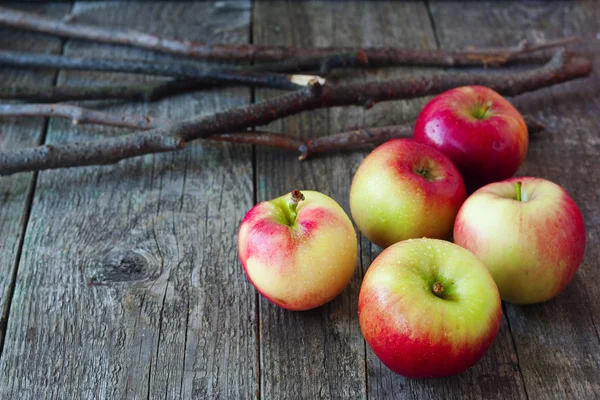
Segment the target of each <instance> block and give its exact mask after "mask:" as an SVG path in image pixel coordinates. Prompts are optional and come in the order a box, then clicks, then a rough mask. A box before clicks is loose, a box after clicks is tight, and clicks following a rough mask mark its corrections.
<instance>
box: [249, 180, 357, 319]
mask: <svg viewBox="0 0 600 400" xmlns="http://www.w3.org/2000/svg"><path fill="white" fill-rule="evenodd" d="M238 250H239V256H240V260H241V262H242V266H243V268H244V271H245V272H246V275H247V276H248V279H249V280H250V282H251V283H252V284H253V285H254V287H255V288H256V289H257V290H258V291H259V292H260V293H261V294H262V295H263V296H264V297H266V298H267V299H268V300H270V301H271V302H273V303H275V304H277V305H278V306H281V307H283V308H286V309H289V310H308V309H311V308H315V307H319V306H321V305H323V304H325V303H327V302H328V301H330V300H332V299H333V298H335V297H336V296H337V295H338V294H340V293H341V292H342V291H343V290H344V288H345V287H346V286H347V285H348V283H349V282H350V279H351V278H352V274H353V272H354V269H355V266H356V258H357V254H358V246H357V241H356V233H355V231H354V228H353V226H352V222H350V219H349V218H348V216H347V215H346V213H345V212H344V210H343V209H342V207H340V206H339V204H337V203H336V202H335V201H334V200H333V199H331V198H330V197H328V196H326V195H324V194H322V193H319V192H315V191H309V190H306V191H304V190H303V191H302V192H300V191H299V190H295V191H293V192H292V193H289V194H286V195H284V196H281V197H279V198H276V199H274V200H271V201H265V202H262V203H259V204H257V205H256V206H254V207H253V208H252V209H251V210H250V211H249V212H248V213H247V214H246V216H245V217H244V219H243V221H242V224H241V226H240V230H239V238H238Z"/></svg>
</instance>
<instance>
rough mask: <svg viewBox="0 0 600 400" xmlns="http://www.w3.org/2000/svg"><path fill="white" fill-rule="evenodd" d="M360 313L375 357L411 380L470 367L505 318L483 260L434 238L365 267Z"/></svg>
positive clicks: (395, 249) (393, 249)
mask: <svg viewBox="0 0 600 400" xmlns="http://www.w3.org/2000/svg"><path fill="white" fill-rule="evenodd" d="M358 313H359V320H360V327H361V330H362V332H363V335H364V337H365V340H366V341H367V343H368V344H369V346H370V347H371V349H372V350H373V352H374V353H375V354H376V355H377V357H379V358H380V359H381V361H382V362H383V363H384V364H385V365H386V366H387V367H388V368H390V369H391V370H392V371H394V372H396V373H398V374H401V375H404V376H407V377H410V378H439V377H444V376H449V375H455V374H458V373H460V372H463V371H464V370H466V369H467V368H469V367H471V366H472V365H474V364H475V363H476V362H477V361H478V360H479V359H480V358H481V357H482V356H483V355H484V354H485V353H486V352H487V350H488V349H489V347H490V346H491V344H492V342H493V341H494V338H495V337H496V334H497V333H498V328H499V326H500V319H501V317H502V311H501V302H500V295H499V294H498V289H497V288H496V284H495V283H494V280H493V279H492V276H491V275H490V273H489V272H488V270H487V269H486V268H485V267H484V266H483V264H482V263H481V261H479V260H478V259H477V257H475V256H474V255H473V254H471V253H470V252H469V251H467V250H465V249H463V248H461V247H459V246H457V245H455V244H452V243H450V242H445V241H442V240H435V239H412V240H406V241H404V242H400V243H396V244H394V245H393V246H390V247H388V248H387V249H386V250H384V251H383V252H382V253H381V254H380V255H379V256H378V257H377V258H376V259H375V261H373V263H372V264H371V266H370V267H369V269H368V270H367V273H366V275H365V278H364V280H363V283H362V286H361V288H360V296H359V300H358Z"/></svg>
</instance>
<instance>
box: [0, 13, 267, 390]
mask: <svg viewBox="0 0 600 400" xmlns="http://www.w3.org/2000/svg"><path fill="white" fill-rule="evenodd" d="M250 10H251V6H250V3H249V2H248V1H245V2H236V3H228V2H222V1H219V2H198V3H174V4H171V3H166V2H165V3H141V2H137V3H136V2H121V3H117V2H107V3H99V2H96V3H84V2H82V3H76V4H75V6H74V10H73V13H74V15H75V18H76V19H77V20H79V21H82V22H86V23H94V24H108V25H113V26H118V27H130V28H134V29H139V30H141V31H146V32H151V33H159V34H162V35H165V36H168V37H175V38H181V39H184V38H185V39H191V40H198V41H211V42H230V43H247V42H248V40H249V23H250ZM65 54H68V55H73V56H85V55H94V56H98V57H119V58H128V59H136V58H143V59H147V60H155V59H161V60H168V59H169V58H168V57H167V56H158V55H153V54H149V53H147V52H143V51H139V50H134V49H129V48H124V47H117V46H109V45H94V44H91V43H85V42H71V41H70V42H68V43H67V45H66V47H65ZM149 79H152V78H149V77H138V76H133V75H125V74H106V73H104V74H103V73H95V74H92V73H83V72H68V73H64V74H63V73H61V76H60V79H59V84H61V85H75V84H88V85H99V84H106V83H107V82H111V81H114V82H117V81H118V82H124V81H127V82H140V81H146V80H149ZM249 101H250V91H249V90H248V89H246V88H236V89H227V90H214V91H210V92H205V93H198V94H189V95H182V96H178V97H175V98H172V99H169V100H165V101H162V102H160V103H156V104H143V103H135V104H123V103H118V102H113V103H104V104H101V105H100V106H101V107H102V108H108V109H110V110H115V111H119V112H123V113H131V114H134V113H135V114H150V115H153V116H156V117H163V118H171V119H181V118H185V117H188V116H191V115H192V114H209V113H213V112H215V111H217V110H221V109H224V108H229V107H233V106H237V105H241V104H245V103H248V102H249ZM118 134H121V131H118V130H115V129H108V128H104V127H92V126H82V127H73V126H71V124H70V123H69V122H68V121H59V120H52V121H51V124H50V128H49V132H48V138H47V142H48V143H64V142H69V141H73V140H78V141H87V140H92V139H96V138H100V137H106V136H113V135H118ZM251 160H252V159H251V147H248V146H245V147H244V146H235V147H234V146H230V145H222V144H202V145H201V144H199V143H196V144H189V145H188V147H187V148H186V150H184V151H183V152H180V153H177V154H161V155H152V156H147V157H144V158H138V159H132V160H128V161H126V162H123V163H120V164H118V165H115V166H109V167H90V168H79V169H72V170H63V171H47V172H43V173H40V175H39V180H38V185H37V188H36V192H35V198H34V200H33V209H32V212H31V222H30V224H29V226H28V229H27V233H26V236H25V243H24V250H23V258H22V259H21V263H20V267H19V273H18V277H17V285H16V289H15V295H14V300H13V304H12V311H11V318H10V320H9V327H8V334H7V339H6V347H5V349H6V351H5V354H4V357H3V359H2V364H1V368H0V370H1V379H2V383H1V384H0V397H1V398H40V399H41V398H57V399H58V398H74V397H77V398H85V399H91V398H102V399H124V398H132V399H141V398H143V399H146V398H251V397H254V396H255V395H256V392H257V382H258V377H257V374H258V364H257V360H258V357H257V353H258V351H257V350H258V342H257V319H256V305H255V294H254V291H253V290H251V287H250V285H249V284H248V283H247V281H246V279H245V277H244V276H243V273H242V272H241V271H242V270H241V267H240V265H239V262H238V260H237V252H236V231H237V226H238V224H239V222H240V220H241V218H242V217H243V215H244V213H245V211H246V210H248V209H249V208H250V207H251V205H252V162H251Z"/></svg>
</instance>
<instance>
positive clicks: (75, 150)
mask: <svg viewBox="0 0 600 400" xmlns="http://www.w3.org/2000/svg"><path fill="white" fill-rule="evenodd" d="M0 25H5V26H10V27H12V28H17V29H26V30H30V31H37V32H43V33H46V34H51V35H57V36H61V37H66V38H72V39H85V40H92V41H97V42H104V43H113V44H121V45H128V46H135V47H140V48H145V49H148V50H152V51H158V52H164V53H170V54H174V55H177V56H180V57H181V61H178V62H172V63H168V64H159V63H148V62H142V61H125V60H110V59H92V58H74V57H67V56H58V55H50V54H35V53H25V52H14V51H13V52H10V51H2V50H0V65H6V66H12V67H20V68H56V69H59V68H60V69H78V70H95V71H119V72H131V73H141V74H150V75H158V76H164V77H169V79H165V80H162V81H159V82H153V83H148V84H142V85H117V86H106V87H92V88H90V87H55V88H35V87H4V88H3V87H0V99H4V100H13V102H11V103H4V104H0V118H1V117H20V116H27V117H39V116H42V117H62V118H69V119H71V120H72V121H73V123H80V124H101V125H110V126H116V127H121V128H125V129H130V130H135V132H133V133H127V134H125V135H123V136H120V137H115V138H108V139H103V140H98V141H93V142H86V143H70V144H63V145H55V146H53V145H44V146H37V147H32V148H26V149H19V150H12V151H5V152H0V175H9V174H13V173H16V172H23V171H37V170H44V169H53V168H68V167H75V166H83V165H104V164H111V163H116V162H118V161H120V160H123V159H126V158H130V157H136V156H141V155H144V154H149V153H158V152H165V151H175V150H180V149H183V148H184V147H185V145H186V143H187V142H190V141H192V140H199V139H209V140H218V141H228V142H236V143H250V144H256V145H265V146H273V147H278V148H282V149H288V150H292V151H297V152H298V153H299V158H300V159H301V160H303V159H306V158H307V157H309V156H310V155H313V154H316V153H323V152H329V151H340V150H345V149H351V148H356V147H358V146H361V145H364V144H366V143H380V142H383V141H386V140H389V139H391V138H394V137H409V136H410V135H411V132H412V125H411V124H406V125H396V126H386V127H377V128H362V129H358V130H354V131H350V132H344V133H339V134H335V135H330V136H324V137H320V138H318V139H315V140H309V141H303V140H301V139H299V138H295V137H293V136H290V135H286V134H283V133H276V132H264V131H257V130H254V128H255V127H257V126H261V125H266V124H268V123H270V122H272V121H274V120H277V119H280V118H283V117H286V116H289V115H294V114H298V113H301V112H304V111H309V110H314V109H319V108H329V107H338V106H349V105H355V106H363V107H367V108H369V107H372V106H373V105H375V104H376V103H378V102H382V101H389V100H399V99H410V98H416V97H422V96H427V95H432V94H438V93H441V92H443V91H446V90H448V89H451V88H454V87H458V86H464V85H483V86H487V87H489V88H491V89H493V90H495V91H497V92H499V93H501V94H503V95H506V96H514V95H518V94H521V93H525V92H529V91H533V90H537V89H540V88H543V87H547V86H550V85H554V84H558V83H561V82H565V81H569V80H573V79H577V78H582V77H585V76H588V75H589V74H590V73H591V62H590V60H589V59H587V58H585V57H582V56H578V55H576V54H572V53H568V52H567V51H566V50H565V49H564V46H566V45H568V44H570V43H573V42H575V41H576V38H573V37H568V38H561V39H557V40H553V41H548V42H543V43H535V44H531V43H529V42H527V41H522V42H521V43H520V44H519V45H518V46H516V47H514V48H508V49H476V50H464V51H448V50H423V49H405V48H311V49H300V48H290V47H268V46H254V45H242V46H238V45H223V44H221V45H211V44H205V43H194V42H190V41H187V40H172V39H167V38H161V37H157V36H153V35H148V34H145V33H141V32H135V31H131V30H127V31H119V30H116V29H113V28H103V27H98V26H91V25H85V24H81V23H77V22H74V21H73V18H65V19H62V20H55V19H50V18H47V17H43V16H39V15H35V14H31V13H25V12H20V11H14V10H10V9H6V8H3V7H0ZM184 57H185V58H184ZM194 59H202V60H208V61H219V62H229V63H230V64H231V65H229V66H223V65H220V66H218V67H212V68H207V67H206V66H205V65H206V64H205V63H203V64H202V65H200V64H199V63H198V62H195V61H194ZM233 63H235V64H233ZM515 63H528V64H534V66H533V67H531V68H528V69H525V70H518V71H512V72H504V73H488V72H487V71H481V72H440V73H436V74H428V75H427V76H425V75H417V76H411V77H405V78H399V79H393V80H380V81H367V82H360V83H344V82H343V75H342V79H341V81H336V82H335V83H331V82H329V81H328V80H327V76H328V74H329V73H330V72H331V71H332V70H333V69H350V68H353V69H356V68H377V67H390V66H406V65H410V66H423V67H432V66H433V67H463V66H470V67H473V66H482V67H503V66H506V65H509V64H515ZM231 85H246V86H251V87H268V88H274V89H279V90H291V91H292V92H290V93H286V94H283V95H281V96H277V97H273V98H269V99H267V100H264V101H262V102H259V103H256V104H250V105H247V106H243V107H239V108H234V109H231V110H226V111H223V112H220V113H216V114H214V115H209V116H204V117H192V118H190V119H188V120H186V121H183V122H177V123H176V122H172V121H166V120H159V119H156V118H152V117H138V116H127V115H118V114H115V113H109V112H103V111H98V110H92V109H86V108H82V107H78V106H74V105H70V104H63V103H61V104H52V103H58V102H65V101H75V100H92V99H94V100H99V99H129V100H142V101H154V100H158V99H161V98H164V97H168V96H172V95H176V94H180V93H185V92H191V91H198V90H205V89H207V88H211V87H215V86H231ZM14 100H19V101H26V102H28V103H15V102H14ZM34 102H35V103H34ZM525 119H526V122H527V124H528V127H529V130H530V132H537V131H540V130H543V129H544V126H543V124H541V123H540V122H538V121H536V120H535V119H533V118H532V117H530V116H526V118H525Z"/></svg>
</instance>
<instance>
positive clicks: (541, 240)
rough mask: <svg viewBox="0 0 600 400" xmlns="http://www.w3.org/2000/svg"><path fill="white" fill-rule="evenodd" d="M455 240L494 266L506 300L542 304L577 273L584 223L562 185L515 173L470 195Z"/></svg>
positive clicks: (580, 258) (581, 252)
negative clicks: (517, 175) (514, 176)
mask: <svg viewBox="0 0 600 400" xmlns="http://www.w3.org/2000/svg"><path fill="white" fill-rule="evenodd" d="M454 241H455V242H456V244H458V245H460V246H462V247H464V248H466V249H467V250H470V251H471V252H473V253H474V254H475V255H476V256H477V257H478V258H479V259H480V260H481V261H482V262H483V263H484V264H485V266H486V267H487V268H488V269H489V270H490V272H491V274H492V276H493V277H494V280H495V281H496V284H497V285H498V289H499V290H500V294H501V296H502V300H505V301H508V302H511V303H518V304H531V303H540V302H543V301H546V300H549V299H551V298H552V297H554V296H556V295H557V294H559V293H560V292H561V291H562V290H563V289H564V288H565V287H566V286H567V285H568V284H569V282H570V281H571V279H572V278H573V276H574V275H575V272H577V269H578V268H579V265H580V264H581V261H582V260H583V253H584V251H585V242H586V237H585V224H584V222H583V217H582V216H581V212H580V211H579V209H578V208H577V205H576V204H575V202H574V201H573V200H572V199H571V197H569V195H568V194H567V192H566V191H565V190H564V189H562V188H561V187H560V186H558V185H556V184H554V183H552V182H550V181H547V180H545V179H540V178H532V177H520V178H512V179H508V180H506V181H503V182H496V183H491V184H489V185H487V186H484V187H482V188H481V189H479V190H478V191H476V192H475V193H473V194H472V195H471V196H470V197H469V198H468V199H467V201H466V202H465V204H464V205H463V206H462V208H461V209H460V212H459V213H458V216H457V217H456V224H455V227H454Z"/></svg>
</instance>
